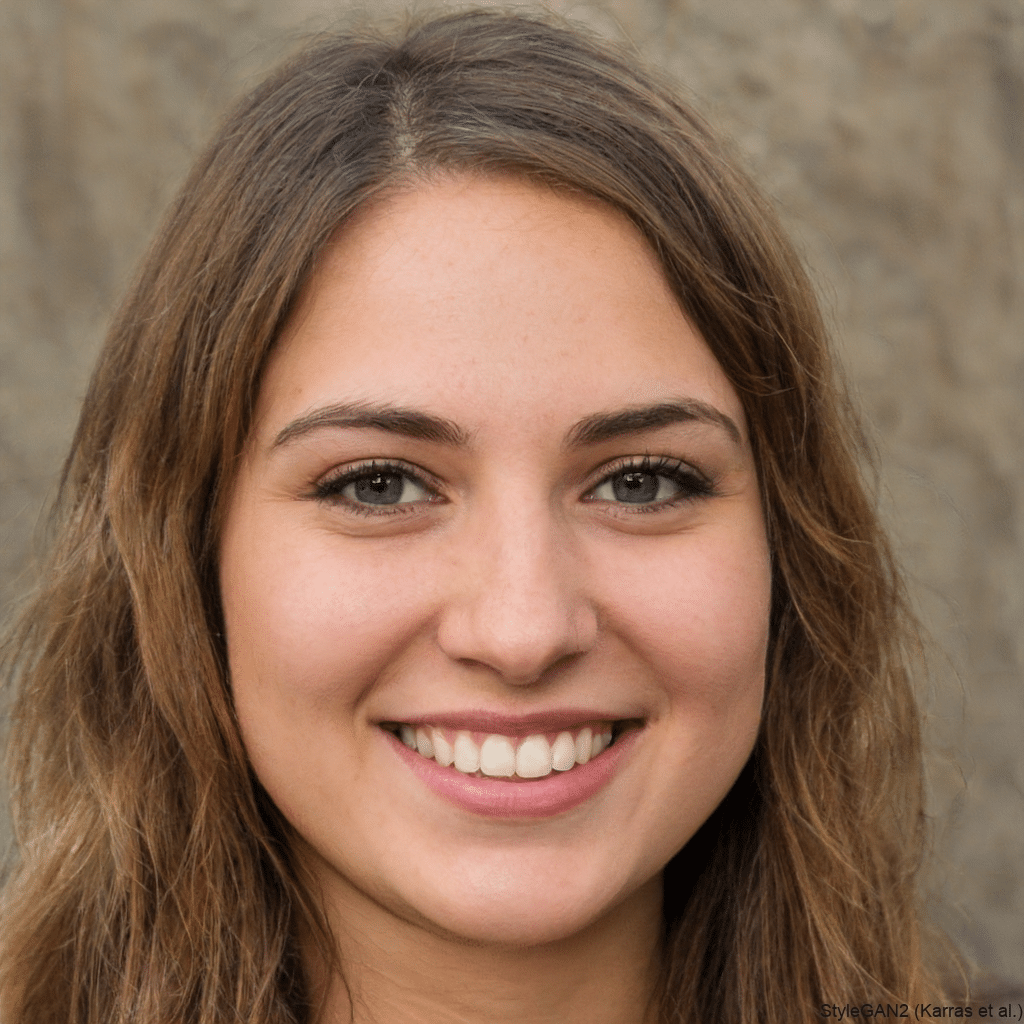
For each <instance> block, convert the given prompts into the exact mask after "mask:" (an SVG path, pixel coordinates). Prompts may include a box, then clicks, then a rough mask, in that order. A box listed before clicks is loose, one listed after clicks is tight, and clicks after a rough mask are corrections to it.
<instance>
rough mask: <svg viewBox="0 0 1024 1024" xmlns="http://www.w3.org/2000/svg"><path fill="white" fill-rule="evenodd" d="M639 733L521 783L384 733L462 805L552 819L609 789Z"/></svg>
mask: <svg viewBox="0 0 1024 1024" xmlns="http://www.w3.org/2000/svg"><path fill="white" fill-rule="evenodd" d="M640 732H641V730H640V729H627V730H626V731H625V732H624V733H622V734H621V735H620V736H619V737H618V738H617V739H616V740H615V742H614V743H613V744H612V745H611V746H610V747H608V748H607V749H606V750H603V751H602V752H601V753H600V754H598V756H597V757H595V758H594V759H593V760H592V761H588V762H587V763H586V764H578V765H576V767H575V768H570V769H569V771H567V772H552V773H551V774H550V775H548V776H545V777H544V778H543V779H535V780H529V781H518V782H512V781H509V780H508V779H489V778H486V777H484V778H480V777H479V776H476V775H464V774H463V773H462V772H460V771H457V770H456V769H455V768H445V767H444V766H443V765H439V764H438V763H437V762H436V761H434V760H431V759H428V758H425V757H423V756H422V755H421V754H418V753H417V752H416V751H415V750H411V749H410V748H409V747H407V746H406V745H405V744H404V743H403V742H402V741H401V740H400V739H399V738H398V737H397V736H395V735H394V734H393V733H389V732H386V733H385V736H387V737H388V738H389V739H390V740H391V745H392V747H393V748H394V750H395V752H396V753H397V754H398V756H399V757H401V758H402V760H403V761H405V763H406V764H407V765H408V766H409V767H410V768H411V769H412V771H413V772H414V773H415V774H416V775H417V776H418V777H419V778H420V779H421V780H422V781H423V782H424V783H425V784H426V785H427V786H428V787H429V788H430V789H432V790H433V791H434V792H435V793H437V794H438V796H441V797H443V798H444V799H445V800H447V801H449V802H450V803H453V804H455V805H456V806H457V807H461V808H462V809H463V810H466V811H470V812H471V813H472V814H480V815H484V816H485V817H488V818H550V817H553V816H554V815H556V814H562V813H564V812H565V811H569V810H572V809H573V808H574V807H578V806H579V805H580V804H582V803H585V802H586V801H587V800H589V799H590V798H591V797H592V796H595V795H596V794H597V793H598V792H600V791H601V790H602V789H604V787H605V786H606V785H607V784H608V783H609V782H610V781H611V778H612V776H613V775H614V774H615V772H616V770H617V769H618V768H619V766H620V765H621V764H622V762H623V760H624V759H625V758H626V757H627V755H628V754H629V752H630V750H631V749H632V747H633V744H634V743H635V742H636V739H637V737H638V735H639V734H640Z"/></svg>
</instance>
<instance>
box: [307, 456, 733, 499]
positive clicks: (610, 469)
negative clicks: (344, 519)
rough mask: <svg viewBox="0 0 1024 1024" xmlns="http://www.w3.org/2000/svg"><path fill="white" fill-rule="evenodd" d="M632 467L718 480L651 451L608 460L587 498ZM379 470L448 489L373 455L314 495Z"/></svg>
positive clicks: (340, 471)
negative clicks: (337, 484) (329, 487)
mask: <svg viewBox="0 0 1024 1024" xmlns="http://www.w3.org/2000/svg"><path fill="white" fill-rule="evenodd" d="M629 470H634V471H635V470H641V471H644V472H651V473H655V474H659V475H665V474H666V473H669V472H673V471H674V472H675V473H678V474H680V475H687V476H693V477H695V478H697V479H698V480H700V481H702V482H703V483H705V484H707V485H708V486H711V485H712V484H713V482H714V481H713V479H712V477H710V476H709V475H708V474H707V473H705V472H703V471H702V470H701V469H699V468H698V467H697V466H695V465H693V463H691V462H687V461H686V460H685V459H680V458H678V457H677V456H669V455H652V454H650V453H645V454H644V455H625V456H620V457H619V458H616V459H613V460H611V461H610V462H606V463H604V464H603V465H602V466H599V467H598V468H597V469H595V470H592V471H591V472H590V473H588V474H587V475H586V478H585V482H584V484H583V486H584V488H585V489H584V493H583V496H584V497H585V496H586V495H588V494H590V493H591V492H592V491H594V490H595V489H596V488H597V487H599V486H600V485H601V484H603V483H604V482H606V481H607V480H608V479H609V478H610V477H613V476H615V475H616V474H618V473H623V472H627V471H629ZM375 471H376V472H382V471H383V472H387V471H394V472H398V473H403V474H405V475H406V476H408V477H409V478H410V479H412V480H414V481H415V482H416V483H418V484H420V485H421V486H422V487H424V488H426V489H427V490H429V491H430V492H431V493H433V494H435V495H438V496H441V492H442V491H443V490H444V488H445V483H444V481H442V480H441V479H440V478H438V477H436V476H435V475H434V474H433V473H430V472H429V471H428V470H426V469H424V468H423V467H422V466H417V465H416V464H415V463H411V462H406V461H405V460H404V459H378V458H369V459H362V460H359V461H357V462H355V463H352V464H348V465H345V466H341V467H335V468H334V469H332V470H329V471H328V472H327V473H325V474H324V475H323V476H321V477H318V478H317V480H316V481H314V483H313V490H314V494H315V493H316V492H317V491H320V490H321V489H323V488H325V487H328V486H330V485H332V484H335V483H340V482H341V481H345V482H348V481H351V480H353V479H358V478H359V477H360V476H361V475H363V474H368V473H372V472H375Z"/></svg>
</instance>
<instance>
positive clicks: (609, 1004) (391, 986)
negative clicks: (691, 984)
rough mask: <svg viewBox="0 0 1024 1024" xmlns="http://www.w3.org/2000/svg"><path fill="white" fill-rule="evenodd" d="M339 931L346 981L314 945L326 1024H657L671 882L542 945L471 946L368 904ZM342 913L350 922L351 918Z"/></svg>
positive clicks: (311, 958)
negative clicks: (665, 900) (664, 896)
mask: <svg viewBox="0 0 1024 1024" xmlns="http://www.w3.org/2000/svg"><path fill="white" fill-rule="evenodd" d="M330 902H331V904H332V905H333V909H332V912H330V918H331V920H330V924H331V928H332V931H333V932H334V937H335V941H336V942H337V945H338V950H337V952H338V956H339V959H340V962H341V964H342V967H343V973H344V977H343V978H342V977H341V975H340V974H338V973H336V972H331V971H330V970H329V969H327V967H326V965H325V962H324V960H323V958H322V957H321V956H319V955H317V954H316V953H315V952H314V950H313V948H312V945H309V944H308V945H307V967H308V972H309V977H310V981H311V982H312V989H313V992H314V995H315V996H316V997H317V998H318V1001H319V1002H320V1005H321V1007H322V1011H321V1013H320V1014H319V1015H318V1016H317V1017H316V1018H315V1019H316V1021H317V1024H343V1022H344V1024H351V1022H354V1024H436V1022H437V1021H439V1020H443V1021H445V1022H446V1024H477V1022H479V1021H482V1020H485V1021H487V1022H488V1024H521V1022H522V1021H524V1020H528V1021H531V1022H535V1024H556V1022H557V1024H584V1022H585V1024H655V1022H656V1021H657V1019H658V1013H657V1008H656V1005H655V990H656V987H657V982H658V974H659V967H660V958H661V952H662V947H661V879H660V877H659V878H656V879H654V880H652V882H649V883H648V884H647V885H646V886H645V887H644V888H643V889H642V890H640V891H639V892H637V893H634V894H633V895H632V896H630V897H629V898H628V899H627V900H626V901H624V902H623V903H621V904H619V905H618V906H617V907H614V908H612V909H611V910H610V911H609V912H608V913H607V914H606V915H605V916H604V917H603V918H602V919H600V920H598V921H596V922H593V923H592V924H591V925H589V926H588V927H586V928H585V929H583V930H582V931H580V932H578V933H576V934H574V935H572V936H569V937H567V938H564V939H560V940H558V941H555V942H547V943H544V944H542V945H537V946H504V945H489V944H483V943H475V942H467V941H466V940H462V939H459V938H458V937H457V936H453V935H450V934H446V933H442V932H440V931H438V930H433V929H430V928H425V927H423V925H422V924H420V923H413V922H410V921H406V920H403V919H401V918H399V917H396V916H394V915H392V914H390V913H389V912H388V911H386V910H384V909H383V908H382V907H380V906H379V905H378V904H376V903H375V902H372V901H370V900H369V899H367V898H366V897H363V896H361V894H357V895H356V896H355V898H352V899H346V901H345V904H346V905H345V906H344V908H341V907H338V906H337V903H336V901H334V900H332V901H330ZM342 911H343V912H342Z"/></svg>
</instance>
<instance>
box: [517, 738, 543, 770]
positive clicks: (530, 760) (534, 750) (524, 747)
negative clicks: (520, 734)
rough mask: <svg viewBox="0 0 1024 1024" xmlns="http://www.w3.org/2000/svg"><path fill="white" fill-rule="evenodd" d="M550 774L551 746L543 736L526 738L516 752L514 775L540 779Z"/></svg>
mask: <svg viewBox="0 0 1024 1024" xmlns="http://www.w3.org/2000/svg"><path fill="white" fill-rule="evenodd" d="M550 774H551V744H550V743H548V741H547V739H546V737H544V736H527V737H526V739H525V740H523V742H522V743H520V744H519V749H518V750H517V751H516V775H518V776H519V778H521V779H542V778H544V776H545V775H550Z"/></svg>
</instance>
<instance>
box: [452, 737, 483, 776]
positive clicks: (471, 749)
mask: <svg viewBox="0 0 1024 1024" xmlns="http://www.w3.org/2000/svg"><path fill="white" fill-rule="evenodd" d="M455 767H456V768H457V769H458V770H459V771H460V772H464V773H465V774H466V775H472V774H473V772H475V771H476V770H477V769H478V768H479V767H480V748H479V747H478V746H477V745H476V744H475V743H474V742H473V737H472V736H470V735H469V733H468V732H459V733H456V734H455Z"/></svg>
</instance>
